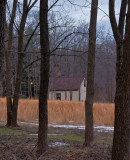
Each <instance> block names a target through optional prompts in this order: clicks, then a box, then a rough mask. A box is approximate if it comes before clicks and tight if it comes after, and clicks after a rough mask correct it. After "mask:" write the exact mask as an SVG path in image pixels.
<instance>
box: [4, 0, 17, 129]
mask: <svg viewBox="0 0 130 160" xmlns="http://www.w3.org/2000/svg"><path fill="white" fill-rule="evenodd" d="M16 8H17V0H14V1H13V9H12V14H11V20H10V24H9V37H8V51H7V52H6V54H5V60H6V99H7V124H6V126H11V123H12V107H13V104H12V99H11V98H12V97H11V96H12V73H11V67H12V66H11V54H12V42H13V25H14V19H15V15H16Z"/></svg>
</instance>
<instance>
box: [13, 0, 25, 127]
mask: <svg viewBox="0 0 130 160" xmlns="http://www.w3.org/2000/svg"><path fill="white" fill-rule="evenodd" d="M27 9H28V3H27V0H24V2H23V14H22V18H21V23H20V28H19V31H18V66H17V74H16V84H15V90H14V97H13V108H12V124H11V125H12V126H14V127H15V126H18V125H17V110H18V101H19V93H20V85H21V78H22V69H23V66H22V65H23V58H24V53H22V51H23V36H24V28H25V24H26V19H27V15H28V11H27Z"/></svg>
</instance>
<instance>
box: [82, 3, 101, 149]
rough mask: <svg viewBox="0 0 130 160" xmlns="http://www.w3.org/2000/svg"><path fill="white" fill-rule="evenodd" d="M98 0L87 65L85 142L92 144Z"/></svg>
mask: <svg viewBox="0 0 130 160" xmlns="http://www.w3.org/2000/svg"><path fill="white" fill-rule="evenodd" d="M97 10H98V0H92V4H91V18H90V28H89V50H88V66H87V92H86V101H85V142H84V146H90V145H91V144H92V142H93V101H94V72H95V43H96V24H97Z"/></svg>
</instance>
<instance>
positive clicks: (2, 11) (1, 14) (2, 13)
mask: <svg viewBox="0 0 130 160" xmlns="http://www.w3.org/2000/svg"><path fill="white" fill-rule="evenodd" d="M6 2H7V1H6V0H0V97H2V96H3V76H4V75H3V71H4V67H3V66H4V53H5V43H4V40H5V23H6Z"/></svg>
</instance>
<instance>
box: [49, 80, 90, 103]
mask: <svg viewBox="0 0 130 160" xmlns="http://www.w3.org/2000/svg"><path fill="white" fill-rule="evenodd" d="M84 83H85V82H84V80H83V82H82V83H81V85H80V89H79V90H77V91H49V97H48V98H49V100H55V99H56V93H61V100H62V101H64V100H67V101H70V94H71V93H72V101H82V102H84V101H85V99H86V85H85V86H84ZM86 84H87V83H86Z"/></svg>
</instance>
